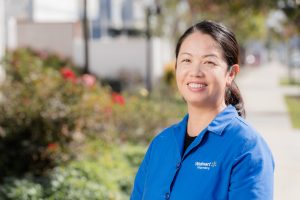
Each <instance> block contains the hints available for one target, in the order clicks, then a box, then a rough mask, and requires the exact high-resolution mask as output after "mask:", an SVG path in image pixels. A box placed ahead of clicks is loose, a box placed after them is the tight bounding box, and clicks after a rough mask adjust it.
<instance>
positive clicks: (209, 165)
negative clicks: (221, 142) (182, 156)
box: [195, 161, 217, 170]
mask: <svg viewBox="0 0 300 200" xmlns="http://www.w3.org/2000/svg"><path fill="white" fill-rule="evenodd" d="M195 166H196V167H197V169H200V170H210V168H214V167H216V166H217V162H216V161H213V162H200V161H196V162H195Z"/></svg>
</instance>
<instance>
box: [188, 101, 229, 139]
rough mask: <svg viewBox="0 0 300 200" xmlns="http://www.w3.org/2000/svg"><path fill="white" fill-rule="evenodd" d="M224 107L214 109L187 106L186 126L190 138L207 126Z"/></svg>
mask: <svg viewBox="0 0 300 200" xmlns="http://www.w3.org/2000/svg"><path fill="white" fill-rule="evenodd" d="M225 107H226V105H225V104H224V105H223V104H222V105H220V106H214V107H201V108H200V107H195V106H193V105H188V113H189V119H188V125H187V132H188V134H189V135H190V136H197V135H199V133H200V132H201V131H202V130H203V129H204V128H206V127H207V126H208V124H209V123H210V122H211V121H212V120H213V119H214V118H215V117H216V116H217V115H218V113H220V112H221V111H222V110H223V109H224V108H225Z"/></svg>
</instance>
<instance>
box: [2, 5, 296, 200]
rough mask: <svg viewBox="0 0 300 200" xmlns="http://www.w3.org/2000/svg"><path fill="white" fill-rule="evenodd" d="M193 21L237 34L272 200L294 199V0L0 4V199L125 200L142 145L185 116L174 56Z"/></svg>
mask: <svg viewBox="0 0 300 200" xmlns="http://www.w3.org/2000/svg"><path fill="white" fill-rule="evenodd" d="M203 19H211V20H215V21H218V22H221V23H223V24H225V25H226V26H228V27H229V28H230V29H232V30H233V32H234V33H235V34H236V36H237V39H238V41H239V44H240V52H241V56H240V64H241V68H242V69H241V73H240V74H239V76H238V77H237V82H238V85H239V86H240V89H241V91H242V94H243V97H244V99H245V105H246V112H247V120H248V121H250V123H251V124H253V126H254V127H255V128H257V129H258V130H259V131H260V132H261V133H262V135H263V137H264V138H265V139H266V141H267V143H268V144H269V145H270V147H271V149H272V151H273V154H274V159H275V162H276V171H275V194H274V195H275V196H274V199H299V198H300V191H299V189H298V188H299V186H300V147H298V146H299V141H300V131H299V128H300V36H299V33H300V32H299V31H300V1H299V0H264V1H260V0H230V1H228V0H226V1H225V0H215V1H209V0H0V59H1V62H0V113H1V114H0V199H22V200H23V199H72V200H74V199H105V200H106V199H111V200H115V199H116V200H119V199H120V200H123V199H128V198H129V195H130V192H131V189H132V184H133V181H134V176H135V173H136V171H137V169H138V166H139V164H140V162H141V160H142V158H143V156H144V153H145V150H146V149H147V146H148V144H149V142H150V141H151V139H152V138H153V137H154V136H155V135H156V134H157V133H159V131H160V130H162V129H163V128H165V127H167V126H169V125H170V124H172V123H175V122H177V121H178V120H180V119H181V118H182V117H183V116H184V114H185V113H186V108H185V103H184V102H183V100H182V98H181V96H180V95H179V94H178V92H177V89H176V82H175V76H174V64H175V45H176V41H177V39H178V37H179V36H180V35H181V34H182V33H183V32H184V31H185V30H186V29H187V28H188V27H189V26H191V25H192V24H194V23H196V22H198V21H200V20H203Z"/></svg>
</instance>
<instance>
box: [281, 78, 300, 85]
mask: <svg viewBox="0 0 300 200" xmlns="http://www.w3.org/2000/svg"><path fill="white" fill-rule="evenodd" d="M280 85H282V86H300V81H299V80H295V79H289V78H287V77H285V78H281V79H280Z"/></svg>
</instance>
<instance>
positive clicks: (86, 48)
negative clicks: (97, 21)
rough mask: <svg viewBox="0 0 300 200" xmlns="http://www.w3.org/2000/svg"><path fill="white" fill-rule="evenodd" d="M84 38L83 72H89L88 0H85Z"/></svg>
mask: <svg viewBox="0 0 300 200" xmlns="http://www.w3.org/2000/svg"><path fill="white" fill-rule="evenodd" d="M82 28H83V40H84V67H83V72H84V73H86V74H87V73H89V27H88V16H87V0H83V18H82Z"/></svg>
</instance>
